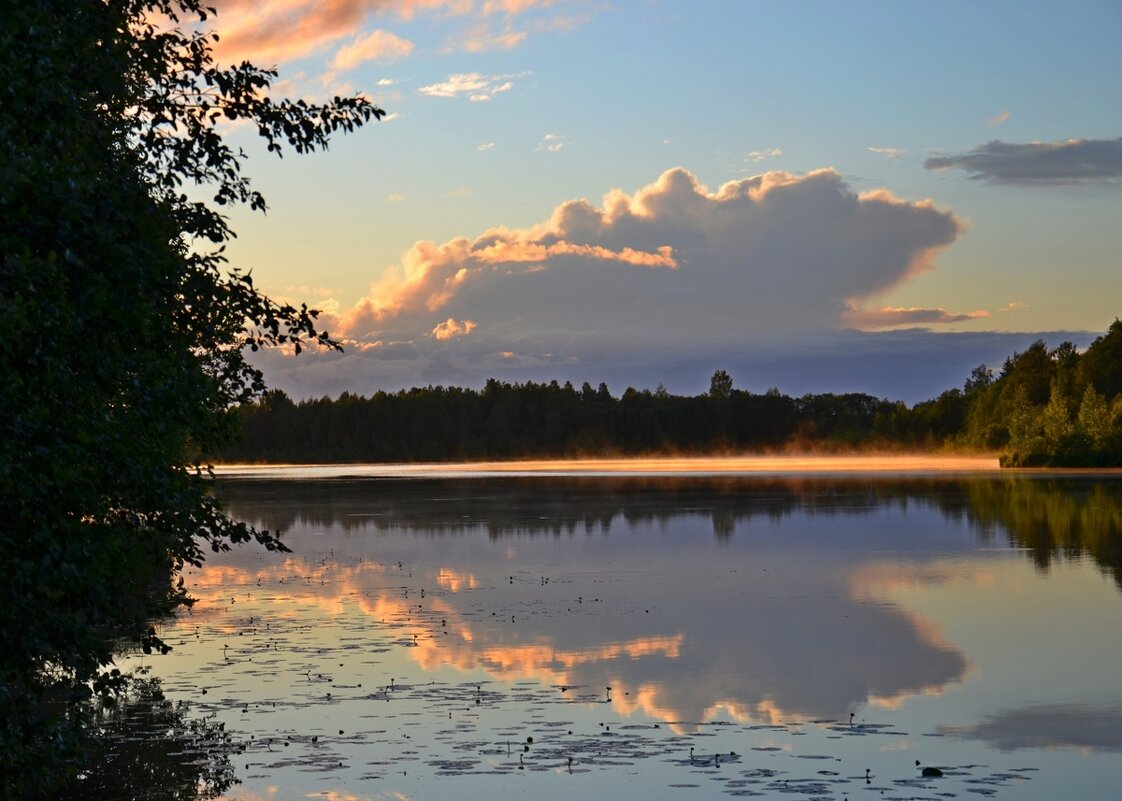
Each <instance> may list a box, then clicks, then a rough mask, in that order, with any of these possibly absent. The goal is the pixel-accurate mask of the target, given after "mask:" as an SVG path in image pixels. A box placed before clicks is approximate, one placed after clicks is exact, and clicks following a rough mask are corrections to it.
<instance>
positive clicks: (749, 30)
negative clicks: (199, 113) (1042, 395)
mask: <svg viewBox="0 0 1122 801" xmlns="http://www.w3.org/2000/svg"><path fill="white" fill-rule="evenodd" d="M218 10H219V14H218V23H217V30H218V31H219V32H220V33H221V34H222V36H223V39H222V43H221V45H220V50H219V56H220V57H221V58H224V59H234V58H241V57H243V56H245V57H249V58H251V59H252V60H254V61H255V62H256V63H259V64H262V65H276V66H277V67H278V68H279V70H280V72H281V81H280V83H279V84H278V88H279V89H280V90H282V91H284V92H286V93H289V94H294V95H300V96H305V97H308V98H320V97H324V96H328V95H330V94H334V93H337V92H353V91H358V92H362V93H365V94H367V95H369V96H371V97H373V98H374V99H375V100H376V101H377V102H379V103H380V104H381V105H382V106H383V107H384V108H385V109H386V110H387V111H388V112H390V118H389V119H388V120H387V121H383V122H381V123H378V124H375V125H371V126H369V127H368V128H367V129H364V130H362V131H360V132H358V133H357V134H354V135H351V136H349V137H345V138H341V139H338V140H337V141H336V142H335V143H333V145H332V147H331V150H330V151H329V152H327V153H325V154H317V155H315V156H312V157H305V158H295V157H290V158H285V159H283V160H281V161H277V160H275V159H272V158H269V157H266V156H265V155H264V154H263V153H260V148H256V146H255V145H252V144H251V142H250V139H249V135H248V133H247V132H243V131H234V132H232V134H231V136H232V137H233V139H234V140H235V141H236V142H237V143H239V144H245V146H246V147H247V149H250V150H251V152H252V153H253V156H252V157H251V160H250V163H249V165H248V167H247V169H248V171H249V173H250V174H251V175H252V176H253V177H254V180H255V183H256V184H257V186H258V188H260V189H261V190H262V191H263V192H264V194H265V196H266V198H267V200H268V201H269V204H270V212H269V214H268V215H267V216H261V215H251V214H250V213H249V212H248V211H244V212H242V211H239V212H236V213H235V215H234V220H233V221H234V227H235V229H236V230H237V231H238V232H239V235H240V236H239V239H238V241H237V243H236V244H235V245H234V247H233V248H232V249H231V255H232V257H233V259H234V260H235V262H236V263H237V264H238V265H239V266H242V267H245V268H251V269H252V270H253V271H254V275H255V277H256V278H257V281H258V284H259V285H261V286H263V287H264V288H265V289H266V290H267V291H269V292H270V293H271V294H274V295H276V296H278V297H282V298H286V299H299V300H307V301H309V302H311V303H313V305H318V306H320V307H321V308H323V309H325V312H326V314H325V317H324V320H325V322H327V323H328V324H329V326H330V327H331V329H332V330H333V331H338V332H339V333H340V334H341V335H342V336H343V337H344V338H345V339H346V340H347V341H348V343H349V347H348V350H347V353H346V354H345V355H344V356H341V357H340V356H337V355H316V354H312V355H311V356H310V357H306V356H301V357H300V358H298V359H292V358H289V357H281V356H279V355H276V354H274V355H271V356H269V357H267V358H266V359H265V360H264V361H263V366H264V367H265V369H266V371H267V375H268V376H269V377H270V378H271V379H272V380H273V383H275V384H277V385H279V386H281V387H283V388H285V389H288V390H289V391H291V392H293V393H294V394H296V395H299V396H308V395H322V394H332V395H334V394H337V393H338V392H341V391H343V390H351V391H356V392H360V393H369V392H372V391H374V390H376V389H396V388H399V387H401V386H410V385H414V384H428V383H444V384H449V383H455V384H463V385H469V386H480V385H481V384H482V383H483V381H485V380H486V378H487V377H489V376H492V375H493V376H496V377H499V378H504V379H508V380H528V379H534V380H542V379H546V380H548V379H551V378H558V379H561V380H566V379H568V380H573V381H574V382H577V383H579V382H580V381H583V380H588V381H591V382H592V383H594V384H595V383H598V382H599V381H607V382H608V384H609V386H610V387H612V389H613V391H617V392H618V391H622V390H623V389H624V388H625V387H626V386H627V385H629V384H633V385H636V386H649V387H653V386H655V385H656V384H657V383H659V382H661V383H664V384H665V385H666V386H667V387H668V388H670V389H671V390H672V391H680V392H697V391H702V390H704V389H705V388H706V386H707V379H708V375H709V374H711V373H712V371H713V370H714V369H716V368H718V367H722V368H725V369H729V371H730V372H731V373H732V375H733V377H734V379H736V383H737V386H740V387H742V388H747V389H752V390H755V391H762V390H763V389H766V388H767V387H769V386H779V388H780V389H782V390H784V391H787V392H792V393H801V392H804V391H812V390H813V391H823V390H829V389H836V390H848V391H868V392H871V393H873V394H877V395H883V396H888V397H894V398H897V397H898V398H904V399H906V400H915V399H919V398H922V397H929V396H931V395H933V394H935V393H937V392H938V391H940V390H941V389H944V388H946V387H948V386H952V385H957V384H961V382H962V380H963V379H964V378H965V377H966V375H967V374H968V373H969V370H970V368H971V367H972V366H974V365H976V364H978V363H980V362H987V363H989V364H991V365H992V366H995V367H996V366H999V365H1000V361H1001V359H1002V358H1004V356H1006V355H1008V354H1009V353H1011V352H1012V351H1013V350H1015V349H1020V348H1023V347H1024V346H1026V345H1027V344H1029V343H1030V342H1031V341H1032V340H1033V339H1035V338H1037V337H1038V336H1045V338H1046V339H1048V340H1049V341H1050V342H1051V343H1052V344H1058V342H1059V341H1060V339H1062V338H1064V337H1065V336H1070V337H1071V338H1074V339H1076V340H1077V341H1080V342H1084V343H1085V342H1086V341H1087V340H1088V339H1089V336H1090V335H1089V334H1086V333H1084V334H1080V333H1079V332H1091V334H1093V333H1095V332H1101V331H1102V330H1104V329H1105V328H1106V326H1107V325H1108V324H1109V323H1110V322H1111V321H1112V320H1113V319H1114V317H1115V316H1117V315H1118V314H1119V313H1120V308H1119V303H1118V299H1119V298H1122V269H1119V268H1120V267H1122V264H1119V262H1120V256H1119V254H1122V226H1120V225H1119V224H1118V222H1119V220H1122V139H1120V137H1122V105H1120V104H1119V99H1120V98H1122V48H1119V47H1118V46H1117V37H1118V31H1119V30H1122V5H1119V4H1118V3H1116V2H1114V3H1111V2H1104V3H1091V2H1080V3H1074V4H1064V5H1061V4H1056V3H1025V2H1018V3H953V2H946V3H937V4H935V3H923V4H921V3H898V4H893V3H883V2H878V3H814V2H807V3H763V2H749V1H747V0H746V1H745V2H670V1H669V0H668V1H666V2H645V1H643V0H632V1H631V2H616V3H606V2H582V1H580V0H573V1H572V2H564V0H555V1H554V2H539V1H538V0H491V1H490V2H489V1H488V0H449V2H442V1H441V0H412V1H408V0H401V1H399V2H392V1H390V0H381V1H380V2H379V1H377V0H333V2H330V3H327V2H313V1H312V0H225V1H224V2H220V3H218ZM769 174H770V176H769ZM722 187H725V189H723V190H722ZM582 200H583V201H586V202H585V203H578V202H577V201H582ZM559 209H565V210H567V211H565V212H564V213H562V212H559V211H558V210H559ZM613 209H614V210H613ZM664 249H665V250H664ZM660 254H661V255H660ZM1052 332H1068V333H1066V334H1065V333H1060V334H1056V333H1052Z"/></svg>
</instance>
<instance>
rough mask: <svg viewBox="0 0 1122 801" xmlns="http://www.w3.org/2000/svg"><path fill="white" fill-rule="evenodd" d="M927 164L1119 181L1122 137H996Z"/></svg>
mask: <svg viewBox="0 0 1122 801" xmlns="http://www.w3.org/2000/svg"><path fill="white" fill-rule="evenodd" d="M923 166H924V167H926V168H927V169H929V170H947V169H961V170H965V171H966V172H968V173H970V178H971V179H973V180H985V181H990V182H992V183H996V184H1019V185H1028V186H1055V185H1062V184H1089V183H1117V182H1118V181H1119V179H1122V137H1119V138H1118V139H1068V140H1066V141H1063V142H1031V143H1029V144H1013V143H1011V142H1002V141H999V140H994V141H992V142H988V143H986V144H984V145H978V146H977V147H975V148H972V149H970V150H968V151H966V152H965V153H961V154H958V155H949V156H948V155H942V156H934V157H932V158H929V159H927V161H925V162H924V163H923Z"/></svg>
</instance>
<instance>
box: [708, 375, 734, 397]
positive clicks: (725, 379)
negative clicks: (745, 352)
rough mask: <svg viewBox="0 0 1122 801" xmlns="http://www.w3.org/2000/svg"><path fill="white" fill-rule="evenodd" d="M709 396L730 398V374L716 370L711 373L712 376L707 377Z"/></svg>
mask: <svg viewBox="0 0 1122 801" xmlns="http://www.w3.org/2000/svg"><path fill="white" fill-rule="evenodd" d="M709 397H710V398H731V397H732V376H730V375H729V374H728V373H726V372H725V371H724V370H717V371H716V372H715V373H713V377H712V378H710V379H709Z"/></svg>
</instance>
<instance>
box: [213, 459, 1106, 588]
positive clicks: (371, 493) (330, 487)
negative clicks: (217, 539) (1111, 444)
mask: <svg viewBox="0 0 1122 801" xmlns="http://www.w3.org/2000/svg"><path fill="white" fill-rule="evenodd" d="M434 488H439V494H440V495H441V496H442V497H443V498H444V499H446V500H455V503H456V509H457V510H458V512H459V513H458V514H457V516H456V518H455V519H451V518H450V517H449V516H448V515H447V514H446V513H445V507H446V506H447V505H445V504H441V503H433V498H432V496H433V492H434ZM221 494H222V496H223V497H224V498H226V500H227V501H228V503H229V506H230V509H231V511H232V513H233V514H234V516H235V517H241V516H242V515H241V514H240V512H241V510H242V509H243V508H244V510H245V514H246V515H247V516H248V517H249V518H250V519H254V518H259V519H258V522H259V523H260V524H262V525H264V526H265V527H267V528H270V529H276V528H280V529H282V530H283V529H286V528H289V527H291V526H292V525H293V524H295V523H302V524H311V525H329V524H336V525H340V526H342V527H343V528H344V529H347V528H359V527H361V526H363V525H365V523H366V522H368V520H367V519H365V518H364V517H363V516H362V514H361V513H356V511H358V512H361V510H356V504H355V498H356V496H361V497H362V498H363V502H362V504H360V506H364V507H365V508H366V509H367V510H368V511H369V512H370V513H372V514H377V515H378V518H379V522H380V523H381V524H383V525H395V526H399V527H401V528H403V529H405V530H408V531H412V532H415V533H419V534H422V533H423V534H432V535H435V536H442V535H455V534H456V533H459V532H466V531H469V530H474V528H475V527H476V526H477V525H479V524H481V523H482V524H484V525H486V526H487V529H488V532H489V534H490V536H491V537H492V538H501V537H510V536H526V535H530V536H533V535H560V534H574V533H576V532H577V531H580V530H585V531H590V530H598V531H601V532H607V531H609V530H610V528H611V527H612V525H613V524H615V523H616V522H622V523H624V524H634V523H639V522H659V523H663V524H665V523H667V522H669V521H670V520H671V519H672V518H674V517H681V516H683V515H704V516H708V517H709V519H710V521H711V523H712V526H713V532H714V535H715V536H716V537H717V538H718V539H728V538H730V537H732V536H734V535H735V530H736V525H737V523H738V522H747V521H749V520H751V519H753V518H756V517H759V516H761V515H763V516H766V517H768V518H771V519H773V520H779V519H781V518H783V517H786V516H789V515H792V514H795V513H799V512H804V513H805V512H812V513H814V514H818V515H860V514H865V513H869V512H871V511H873V510H874V509H876V508H878V507H884V506H900V507H906V506H908V505H916V506H919V507H930V506H934V507H936V508H938V509H939V510H940V511H941V512H943V513H944V514H946V515H948V516H950V517H953V518H965V519H967V520H969V521H970V522H971V523H972V524H973V525H974V527H975V530H976V534H977V536H978V537H979V538H980V539H981V540H982V541H983V542H991V541H993V540H994V538H995V536H997V535H999V534H1004V535H1005V536H1006V537H1008V542H1009V544H1010V545H1013V546H1015V547H1020V548H1025V549H1026V550H1027V551H1028V553H1029V555H1030V556H1031V558H1032V560H1033V562H1034V563H1035V564H1036V565H1037V566H1038V567H1039V568H1040V569H1042V570H1047V569H1048V567H1049V565H1050V564H1051V563H1052V562H1053V561H1055V560H1057V559H1061V560H1062V559H1069V558H1079V557H1082V556H1085V555H1086V556H1090V557H1091V558H1093V559H1094V560H1095V562H1096V563H1097V564H1098V566H1099V567H1100V568H1102V570H1103V571H1104V572H1105V573H1107V574H1108V575H1110V576H1111V577H1112V578H1113V579H1114V581H1115V583H1116V584H1118V586H1119V588H1120V589H1122V473H1120V472H1118V471H1114V472H1104V473H1102V474H1095V475H1091V474H1073V475H1066V476H1065V475H1057V474H1026V473H1004V474H1002V475H999V476H994V475H992V474H988V475H985V476H977V477H971V476H960V477H949V478H948V477H945V476H926V477H878V478H876V479H870V478H868V477H864V478H851V477H842V478H824V477H772V478H761V477H740V476H712V477H696V476H690V477H680V476H657V477H650V476H646V477H603V476H599V477H589V478H573V477H568V478H559V477H556V476H554V477H548V478H503V479H443V480H440V482H439V483H438V484H436V483H434V482H433V481H424V480H409V481H385V480H371V479H328V480H318V481H299V482H297V481H276V480H237V481H226V482H223V483H222V484H221ZM262 508H267V509H268V512H267V514H266V515H265V516H264V517H262V513H261V510H262Z"/></svg>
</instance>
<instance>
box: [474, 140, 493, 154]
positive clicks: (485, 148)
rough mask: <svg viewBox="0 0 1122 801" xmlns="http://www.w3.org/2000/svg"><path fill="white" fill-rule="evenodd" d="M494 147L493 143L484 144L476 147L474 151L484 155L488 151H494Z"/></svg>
mask: <svg viewBox="0 0 1122 801" xmlns="http://www.w3.org/2000/svg"><path fill="white" fill-rule="evenodd" d="M494 147H495V143H494V142H484V143H483V144H481V145H479V146H478V147H477V148H475V149H476V150H477V151H479V152H480V153H486V152H487V151H488V150H493V149H494Z"/></svg>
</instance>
